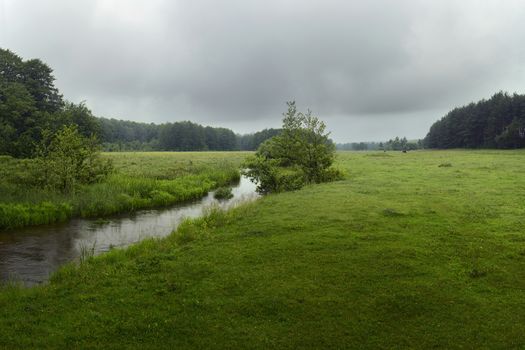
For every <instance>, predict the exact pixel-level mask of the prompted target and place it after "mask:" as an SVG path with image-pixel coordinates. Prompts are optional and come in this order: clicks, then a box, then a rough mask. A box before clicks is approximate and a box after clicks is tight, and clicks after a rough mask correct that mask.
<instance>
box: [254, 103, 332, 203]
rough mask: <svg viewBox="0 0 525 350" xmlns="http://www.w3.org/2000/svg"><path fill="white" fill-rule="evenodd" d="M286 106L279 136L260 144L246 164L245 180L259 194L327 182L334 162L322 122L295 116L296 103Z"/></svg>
mask: <svg viewBox="0 0 525 350" xmlns="http://www.w3.org/2000/svg"><path fill="white" fill-rule="evenodd" d="M287 105H288V111H287V112H286V113H284V114H283V126H282V131H281V133H280V134H279V135H277V136H274V137H272V138H271V139H269V140H267V141H265V142H263V143H262V144H261V146H260V147H259V149H258V150H257V152H256V154H255V156H253V157H251V158H249V159H248V160H247V161H246V164H245V166H246V168H248V169H247V170H246V174H247V176H248V177H250V178H251V179H252V180H254V181H255V182H256V183H257V184H258V190H259V192H261V193H270V192H282V191H286V190H292V189H297V188H300V187H301V186H302V185H304V184H305V183H319V182H323V181H326V180H327V177H326V176H325V173H326V171H327V170H328V169H329V167H330V166H331V165H332V163H333V161H334V155H335V146H334V144H333V142H332V141H331V140H330V139H329V138H328V136H329V133H327V132H326V131H325V130H326V125H325V124H324V122H323V121H321V120H320V119H319V118H317V117H315V116H313V115H312V113H311V111H307V112H306V113H301V112H298V111H297V108H296V105H295V102H288V103H287Z"/></svg>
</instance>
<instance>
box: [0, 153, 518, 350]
mask: <svg viewBox="0 0 525 350" xmlns="http://www.w3.org/2000/svg"><path fill="white" fill-rule="evenodd" d="M373 154H375V153H370V152H367V153H357V152H351V153H350V152H344V153H341V154H338V155H337V160H336V164H337V165H338V166H340V167H344V168H346V169H348V171H349V172H350V173H351V174H352V177H351V179H349V180H346V181H339V182H336V183H327V184H321V185H316V186H308V187H307V188H305V189H303V190H301V191H295V192H289V193H282V194H279V195H275V196H267V197H263V198H261V199H260V200H258V201H256V202H254V203H251V204H249V205H245V206H241V207H239V208H237V209H234V210H233V211H228V212H224V213H219V212H216V211H214V212H212V213H210V217H206V218H201V219H197V220H193V221H191V222H187V223H186V224H185V225H182V226H180V227H179V230H178V231H177V232H176V233H174V234H173V235H172V236H170V237H167V238H165V239H162V240H153V239H152V240H146V241H143V242H141V243H139V244H137V245H133V246H132V247H129V248H127V249H115V250H113V251H111V252H109V253H107V254H103V255H102V256H99V257H95V258H93V259H89V260H88V261H86V263H84V264H83V265H82V266H79V265H74V264H71V265H68V266H65V267H64V268H62V269H61V270H60V271H59V272H58V273H56V274H54V275H53V276H52V279H51V281H50V283H49V284H45V285H42V286H37V287H35V288H20V287H16V286H13V285H11V286H9V287H6V288H4V289H2V290H1V291H0V310H2V317H1V318H0V348H5V349H20V348H22V349H28V348H34V349H46V348H53V349H64V348H97V347H101V346H103V347H104V348H109V349H112V348H130V349H133V348H139V349H156V348H174V349H179V348H180V349H207V348H213V349H233V348H234V349H274V348H277V349H403V348H414V349H461V348H464V349H521V348H523V347H524V346H525V303H523V300H524V298H525V269H524V264H525V262H524V259H525V258H524V257H525V247H524V241H523V233H522V232H523V231H524V229H525V227H524V225H525V224H524V220H523V218H524V215H525V207H524V206H523V189H524V188H525V177H523V176H520V174H523V172H524V171H525V163H524V162H523V161H522V159H523V157H524V155H525V151H523V150H518V151H492V150H490V151H432V152H428V151H422V152H413V153H409V154H400V153H394V152H391V153H390V154H388V157H385V156H384V154H383V152H377V154H379V155H380V156H378V157H375V156H372V155H373ZM444 161H449V162H452V163H453V164H454V167H452V168H437V165H438V164H440V163H442V162H444ZM389 209H390V210H391V212H390V210H389ZM385 213H387V215H385ZM388 213H393V214H394V215H388ZM395 213H397V214H401V215H396V214H395ZM130 290H133V291H135V292H133V293H130ZM480 330H481V331H480ZM101 344H102V345H101Z"/></svg>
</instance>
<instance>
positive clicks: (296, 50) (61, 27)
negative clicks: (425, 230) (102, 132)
mask: <svg viewBox="0 0 525 350" xmlns="http://www.w3.org/2000/svg"><path fill="white" fill-rule="evenodd" d="M524 19H525V1H522V0H515V1H514V0H505V1H503V0H494V1H492V0H478V1H469V0H462V1H457V0H434V1H431V0H428V1H423V0H422V1H417V0H406V1H404V0H366V1H365V0H362V1H349V0H347V1H333V0H319V1H307V0H294V1H286V0H264V1H263V0H258V1H250V0H238V1H232V0H222V1H216V0H202V1H200V0H186V1H177V0H142V1H134V0H98V1H97V0H85V1H83V0H75V1H72V0H0V47H2V48H9V49H11V50H12V51H14V52H16V53H17V54H19V55H20V56H22V57H23V58H24V59H29V58H40V59H42V60H43V61H44V62H46V63H47V64H49V65H50V66H51V67H52V68H53V69H54V72H55V77H56V79H57V81H56V86H57V87H58V88H59V89H60V90H61V92H62V93H63V94H64V96H65V97H66V98H67V99H68V100H70V101H73V102H80V101H83V100H85V101H87V104H88V106H89V107H90V108H91V109H92V110H93V112H94V113H95V114H96V115H97V116H105V117H114V118H118V119H129V120H136V121H146V122H156V123H160V122H167V121H179V120H191V121H194V122H198V123H201V124H204V125H214V126H225V127H229V128H231V129H233V130H234V131H235V132H239V133H245V132H252V131H257V130H260V129H263V128H265V127H279V125H280V120H281V113H282V112H283V111H284V109H285V107H286V106H285V101H287V100H292V99H295V100H296V101H297V104H298V106H299V108H300V109H306V108H310V109H311V110H313V112H314V114H316V115H318V116H320V117H321V118H322V119H323V120H325V121H326V122H327V124H328V128H329V129H330V130H331V131H332V137H333V138H334V139H335V140H336V141H338V142H346V141H365V140H384V139H388V138H391V137H394V136H407V137H408V138H410V139H411V138H422V137H424V136H425V135H426V133H427V131H428V128H429V126H430V125H431V124H432V123H433V122H434V121H435V120H437V119H439V118H441V117H442V116H443V115H444V114H445V113H446V112H447V111H448V110H450V109H451V108H453V107H454V106H458V105H463V104H466V103H468V102H470V101H473V100H478V99H480V98H483V97H490V95H492V94H493V93H495V92H497V91H499V90H504V91H509V92H519V93H523V92H524V87H525V66H524V63H525V45H524V43H525V20H524Z"/></svg>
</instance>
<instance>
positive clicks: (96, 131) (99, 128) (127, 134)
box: [0, 48, 280, 158]
mask: <svg viewBox="0 0 525 350" xmlns="http://www.w3.org/2000/svg"><path fill="white" fill-rule="evenodd" d="M54 81H55V77H54V76H53V70H52V69H51V68H50V67H49V66H48V65H47V64H45V63H44V62H42V61H41V60H39V59H30V60H23V59H22V58H21V57H20V56H18V55H17V54H15V53H14V52H12V51H10V50H7V49H1V48H0V155H10V156H13V157H17V158H29V157H31V158H34V157H37V156H38V154H37V153H38V147H39V146H40V145H41V144H42V142H43V141H45V140H44V135H55V134H57V133H58V132H59V131H60V130H63V129H64V128H65V127H69V126H74V127H75V129H76V131H77V132H78V133H79V136H80V137H85V138H94V139H97V140H98V142H99V143H101V144H102V145H103V148H104V150H106V151H128V150H136V151H139V150H145V151H147V150H150V151H153V150H159V151H206V150H210V151H233V150H256V149H257V148H258V147H259V145H260V144H261V143H262V142H264V141H265V140H267V139H269V138H271V137H273V136H275V135H277V134H279V132H280V130H278V129H265V130H262V131H259V132H256V133H253V134H247V135H236V134H235V133H234V132H233V131H232V130H230V129H226V128H220V127H210V126H202V125H199V124H196V123H192V122H190V121H182V122H175V123H165V124H160V125H157V124H153V123H139V122H133V121H125V120H116V119H107V118H97V117H95V116H94V115H93V114H92V112H91V111H90V110H89V108H88V107H87V106H86V105H85V104H84V103H79V104H75V103H71V102H68V101H65V100H64V99H63V96H62V95H61V94H60V92H59V91H58V89H57V88H56V87H55V85H54Z"/></svg>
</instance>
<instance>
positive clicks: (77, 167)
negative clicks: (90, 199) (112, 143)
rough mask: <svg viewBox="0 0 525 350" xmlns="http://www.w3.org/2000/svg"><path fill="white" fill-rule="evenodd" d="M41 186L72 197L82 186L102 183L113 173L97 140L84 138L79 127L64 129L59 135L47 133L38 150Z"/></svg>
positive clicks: (66, 127) (65, 127)
mask: <svg viewBox="0 0 525 350" xmlns="http://www.w3.org/2000/svg"><path fill="white" fill-rule="evenodd" d="M38 162H39V169H40V171H39V174H36V175H37V176H38V175H39V176H40V178H41V181H42V183H43V184H44V185H45V186H46V187H48V188H50V189H52V190H57V191H59V192H62V193H71V192H73V191H74V190H75V189H77V188H78V186H79V185H82V184H92V183H96V182H100V181H101V180H103V179H104V178H105V177H106V176H107V175H108V174H109V173H110V172H111V170H112V165H111V163H110V162H109V161H108V160H103V159H101V157H100V152H99V146H98V142H97V140H96V138H95V137H94V136H92V137H90V138H86V137H83V136H82V135H81V134H80V133H79V132H78V128H77V126H64V127H63V128H62V129H60V130H59V131H58V132H57V133H56V134H54V135H51V133H49V132H45V133H44V137H43V140H42V143H41V145H40V147H39V150H38Z"/></svg>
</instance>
